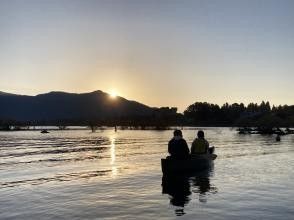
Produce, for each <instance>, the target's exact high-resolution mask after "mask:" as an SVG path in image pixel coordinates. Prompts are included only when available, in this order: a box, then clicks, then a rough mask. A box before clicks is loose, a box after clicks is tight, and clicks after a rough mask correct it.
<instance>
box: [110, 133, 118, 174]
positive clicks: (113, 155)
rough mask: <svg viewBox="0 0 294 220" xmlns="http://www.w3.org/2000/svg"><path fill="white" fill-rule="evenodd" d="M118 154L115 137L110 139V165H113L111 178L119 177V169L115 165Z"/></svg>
mask: <svg viewBox="0 0 294 220" xmlns="http://www.w3.org/2000/svg"><path fill="white" fill-rule="evenodd" d="M115 159H116V153H115V135H112V136H111V137H110V165H111V177H113V178H114V177H116V176H117V167H116V165H115Z"/></svg>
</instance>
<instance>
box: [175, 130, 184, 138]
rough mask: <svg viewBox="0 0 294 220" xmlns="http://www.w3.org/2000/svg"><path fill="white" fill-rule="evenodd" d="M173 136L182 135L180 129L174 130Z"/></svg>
mask: <svg viewBox="0 0 294 220" xmlns="http://www.w3.org/2000/svg"><path fill="white" fill-rule="evenodd" d="M174 137H183V134H182V131H181V130H174Z"/></svg>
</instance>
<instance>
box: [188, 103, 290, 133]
mask: <svg viewBox="0 0 294 220" xmlns="http://www.w3.org/2000/svg"><path fill="white" fill-rule="evenodd" d="M184 117H185V119H186V123H187V124H190V125H198V126H244V127H245V126H247V127H293V126H294V106H293V105H292V106H288V105H283V106H282V105H279V106H272V107H271V105H270V103H269V102H264V101H262V102H261V103H260V104H257V103H249V104H248V105H247V106H245V105H244V104H243V103H233V104H228V103H225V104H223V105H222V106H221V107H220V106H219V105H217V104H210V103H207V102H196V103H194V104H192V105H190V106H189V107H188V108H187V109H186V110H185V111H184Z"/></svg>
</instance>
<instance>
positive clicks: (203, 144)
mask: <svg viewBox="0 0 294 220" xmlns="http://www.w3.org/2000/svg"><path fill="white" fill-rule="evenodd" d="M207 148H208V143H207V141H206V140H205V139H199V138H196V139H195V140H194V141H193V143H192V147H191V154H205V153H206V151H207Z"/></svg>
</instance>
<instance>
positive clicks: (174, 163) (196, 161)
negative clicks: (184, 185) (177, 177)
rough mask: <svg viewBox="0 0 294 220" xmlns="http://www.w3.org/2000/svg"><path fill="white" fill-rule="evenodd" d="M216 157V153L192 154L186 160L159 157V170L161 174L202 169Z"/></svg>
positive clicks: (208, 165) (207, 166) (206, 167)
mask: <svg viewBox="0 0 294 220" xmlns="http://www.w3.org/2000/svg"><path fill="white" fill-rule="evenodd" d="M216 157H217V155H216V154H205V155H197V156H193V157H192V158H191V159H187V160H174V159H170V158H167V159H161V170H162V173H163V174H182V173H191V172H197V171H202V170H205V169H208V168H209V167H210V165H211V164H212V163H213V160H215V158H216Z"/></svg>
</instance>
